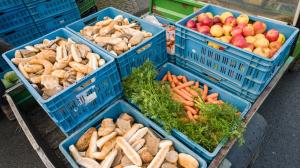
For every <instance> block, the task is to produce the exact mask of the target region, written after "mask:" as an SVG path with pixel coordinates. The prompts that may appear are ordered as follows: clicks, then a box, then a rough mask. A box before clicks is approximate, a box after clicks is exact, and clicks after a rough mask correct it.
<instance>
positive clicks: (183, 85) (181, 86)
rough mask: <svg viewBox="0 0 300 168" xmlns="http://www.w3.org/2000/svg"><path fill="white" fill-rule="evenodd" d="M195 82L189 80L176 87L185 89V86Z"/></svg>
mask: <svg viewBox="0 0 300 168" xmlns="http://www.w3.org/2000/svg"><path fill="white" fill-rule="evenodd" d="M193 84H194V81H188V82H186V83H183V84H181V85H179V86H177V87H176V88H177V89H183V88H185V87H190V86H192V85H193Z"/></svg>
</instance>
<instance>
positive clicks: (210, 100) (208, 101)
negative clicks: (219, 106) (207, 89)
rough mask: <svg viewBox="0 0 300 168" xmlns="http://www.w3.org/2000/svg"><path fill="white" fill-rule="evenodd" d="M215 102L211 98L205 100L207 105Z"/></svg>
mask: <svg viewBox="0 0 300 168" xmlns="http://www.w3.org/2000/svg"><path fill="white" fill-rule="evenodd" d="M215 101H216V100H214V99H212V98H207V103H212V102H215Z"/></svg>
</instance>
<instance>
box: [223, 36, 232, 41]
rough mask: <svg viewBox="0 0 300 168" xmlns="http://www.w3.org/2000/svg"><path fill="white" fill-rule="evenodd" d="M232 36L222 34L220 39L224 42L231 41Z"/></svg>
mask: <svg viewBox="0 0 300 168" xmlns="http://www.w3.org/2000/svg"><path fill="white" fill-rule="evenodd" d="M231 38H232V37H231V36H222V37H220V40H221V41H222V42H224V43H229V42H230V40H231Z"/></svg>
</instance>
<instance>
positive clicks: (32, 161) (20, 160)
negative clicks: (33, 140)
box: [0, 116, 44, 168]
mask: <svg viewBox="0 0 300 168" xmlns="http://www.w3.org/2000/svg"><path fill="white" fill-rule="evenodd" d="M0 118H1V119H0V168H43V167H44V164H43V163H42V161H41V160H40V158H39V157H38V155H37V154H36V153H35V151H34V150H33V148H32V147H31V145H30V143H29V141H28V140H27V138H26V136H25V135H24V133H23V131H22V129H21V128H20V127H19V125H18V122H17V121H8V120H7V119H6V118H4V117H3V116H1V117H0Z"/></svg>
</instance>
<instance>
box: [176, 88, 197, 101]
mask: <svg viewBox="0 0 300 168" xmlns="http://www.w3.org/2000/svg"><path fill="white" fill-rule="evenodd" d="M173 90H174V91H175V93H177V94H178V95H179V96H181V97H182V98H184V99H185V100H188V101H193V98H191V97H190V96H188V95H186V94H184V93H183V92H182V91H181V90H178V89H173Z"/></svg>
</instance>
